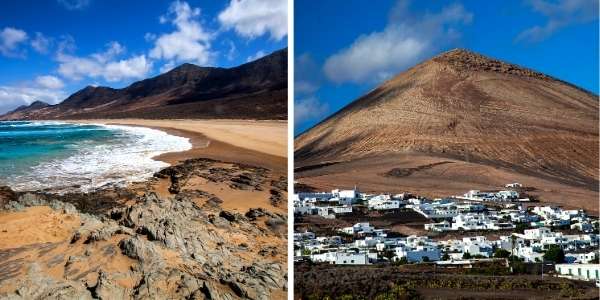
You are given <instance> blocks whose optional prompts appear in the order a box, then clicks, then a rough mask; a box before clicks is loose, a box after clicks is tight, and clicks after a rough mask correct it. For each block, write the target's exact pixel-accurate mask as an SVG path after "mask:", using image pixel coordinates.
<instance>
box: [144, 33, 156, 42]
mask: <svg viewBox="0 0 600 300" xmlns="http://www.w3.org/2000/svg"><path fill="white" fill-rule="evenodd" d="M144 40H146V42H152V41H154V40H156V34H154V33H151V32H146V34H144Z"/></svg>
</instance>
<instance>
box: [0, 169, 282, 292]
mask: <svg viewBox="0 0 600 300" xmlns="http://www.w3.org/2000/svg"><path fill="white" fill-rule="evenodd" d="M271 177H273V175H272V174H271V173H270V171H269V170H268V169H264V168H259V167H253V166H247V165H240V164H235V163H227V162H220V161H214V160H208V159H194V160H188V161H185V162H183V163H182V164H180V165H177V166H173V167H169V168H167V169H164V170H162V171H161V172H159V173H157V174H155V178H153V179H152V180H150V181H149V182H147V183H145V184H142V185H139V186H134V187H130V188H126V189H123V188H109V189H105V190H102V191H97V192H95V193H92V194H69V195H53V194H49V193H41V192H38V193H15V192H12V191H11V190H10V189H8V188H3V189H1V190H0V207H2V209H3V210H0V298H8V299H42V298H43V299H73V298H77V299H167V298H169V299H172V298H176V299H238V298H242V299H283V298H285V297H286V290H287V286H286V282H287V266H286V244H287V242H286V228H287V226H286V225H287V217H286V216H285V215H284V214H283V213H281V212H282V211H283V210H282V209H281V208H278V207H277V206H283V207H285V204H284V203H282V202H283V201H285V199H286V198H287V196H286V194H287V192H286V191H285V187H286V182H285V180H284V179H283V178H271ZM203 187H205V188H206V190H203V189H202V188H203ZM232 193H233V194H234V195H236V197H238V198H240V201H244V199H248V202H250V203H246V206H248V205H250V206H251V205H253V204H256V206H257V207H253V208H249V209H247V210H245V212H243V213H242V212H239V210H233V209H226V208H224V207H228V205H227V200H224V198H225V199H226V197H227V196H228V195H231V194H232ZM244 195H246V197H244ZM259 198H261V199H262V198H264V199H262V200H264V201H262V200H261V201H257V200H256V199H259ZM265 203H267V204H268V205H265ZM241 207H244V206H243V205H242V206H241Z"/></svg>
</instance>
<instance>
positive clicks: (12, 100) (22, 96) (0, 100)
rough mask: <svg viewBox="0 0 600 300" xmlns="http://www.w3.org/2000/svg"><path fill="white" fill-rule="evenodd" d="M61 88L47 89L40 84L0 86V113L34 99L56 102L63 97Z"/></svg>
mask: <svg viewBox="0 0 600 300" xmlns="http://www.w3.org/2000/svg"><path fill="white" fill-rule="evenodd" d="M65 97H66V93H65V92H64V91H63V90H57V89H48V88H43V87H40V86H0V113H5V112H7V111H10V110H13V109H15V108H17V107H18V106H21V105H29V104H31V103H33V102H35V101H38V100H39V101H44V102H46V103H49V104H56V103H58V102H60V101H62V100H63V99H65Z"/></svg>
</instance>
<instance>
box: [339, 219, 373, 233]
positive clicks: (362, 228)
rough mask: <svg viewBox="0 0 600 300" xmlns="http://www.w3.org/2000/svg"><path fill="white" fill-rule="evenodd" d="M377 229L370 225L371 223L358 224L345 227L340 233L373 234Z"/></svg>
mask: <svg viewBox="0 0 600 300" xmlns="http://www.w3.org/2000/svg"><path fill="white" fill-rule="evenodd" d="M374 229H375V228H374V227H372V226H371V225H369V223H368V222H367V223H356V224H354V225H353V226H351V227H344V228H342V229H341V230H340V231H342V232H344V233H346V234H363V233H371V232H373V230H374Z"/></svg>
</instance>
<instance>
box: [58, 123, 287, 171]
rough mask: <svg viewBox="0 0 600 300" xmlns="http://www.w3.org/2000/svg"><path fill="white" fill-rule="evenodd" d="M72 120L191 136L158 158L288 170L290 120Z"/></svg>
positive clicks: (170, 161) (168, 160)
mask: <svg viewBox="0 0 600 300" xmlns="http://www.w3.org/2000/svg"><path fill="white" fill-rule="evenodd" d="M68 122H73V123H90V124H114V125H131V126H143V127H149V128H154V129H159V130H162V131H165V132H168V133H170V134H173V135H178V136H184V137H187V138H189V139H190V141H191V143H192V145H193V148H192V149H191V150H189V151H185V152H175V153H167V154H164V155H161V156H159V157H157V159H159V160H162V161H165V162H168V163H170V164H175V163H177V162H178V161H181V160H183V159H188V158H195V157H206V158H212V159H218V160H224V161H232V162H238V163H247V164H252V165H258V166H262V167H266V168H270V169H273V171H275V172H278V173H285V172H286V170H287V168H286V166H287V122H286V121H280V120H260V121H257V120H147V119H93V120H72V121H68Z"/></svg>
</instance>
